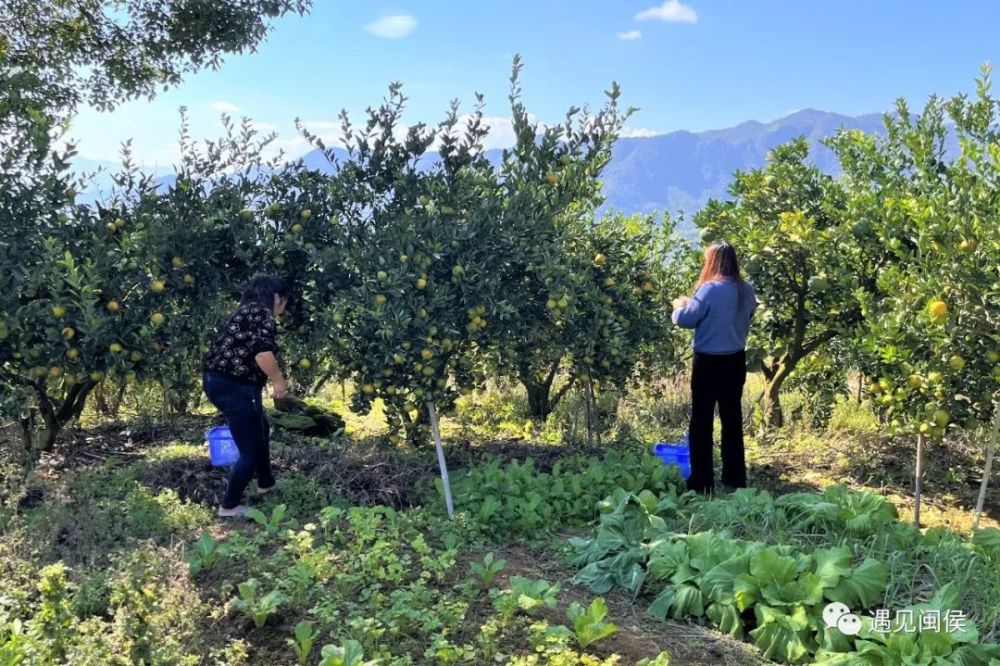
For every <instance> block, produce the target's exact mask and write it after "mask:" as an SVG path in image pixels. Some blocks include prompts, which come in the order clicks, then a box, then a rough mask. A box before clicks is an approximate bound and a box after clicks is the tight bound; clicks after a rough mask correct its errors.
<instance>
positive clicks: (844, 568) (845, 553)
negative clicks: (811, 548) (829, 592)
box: [816, 546, 851, 588]
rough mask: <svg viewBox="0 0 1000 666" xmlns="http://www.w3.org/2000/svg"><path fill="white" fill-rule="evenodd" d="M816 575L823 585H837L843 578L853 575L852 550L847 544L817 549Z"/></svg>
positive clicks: (825, 586)
mask: <svg viewBox="0 0 1000 666" xmlns="http://www.w3.org/2000/svg"><path fill="white" fill-rule="evenodd" d="M816 575H817V576H818V577H819V581H820V585H821V586H822V587H824V588H827V587H836V586H837V585H838V584H839V583H840V580H841V579H842V578H845V577H847V576H850V575H851V550H850V549H849V548H848V547H847V546H838V547H836V548H821V549H819V550H817V551H816Z"/></svg>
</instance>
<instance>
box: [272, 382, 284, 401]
mask: <svg viewBox="0 0 1000 666" xmlns="http://www.w3.org/2000/svg"><path fill="white" fill-rule="evenodd" d="M272 383H273V384H274V394H273V395H274V399H275V400H281V399H282V398H285V397H287V396H288V382H286V381H285V378H284V377H278V378H277V379H275V380H274V381H273V382H272Z"/></svg>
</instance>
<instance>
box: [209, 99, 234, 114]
mask: <svg viewBox="0 0 1000 666" xmlns="http://www.w3.org/2000/svg"><path fill="white" fill-rule="evenodd" d="M212 108H213V109H215V110H216V111H218V112H219V113H236V112H237V111H239V110H240V107H238V106H236V105H235V104H233V103H232V102H225V101H218V102H212Z"/></svg>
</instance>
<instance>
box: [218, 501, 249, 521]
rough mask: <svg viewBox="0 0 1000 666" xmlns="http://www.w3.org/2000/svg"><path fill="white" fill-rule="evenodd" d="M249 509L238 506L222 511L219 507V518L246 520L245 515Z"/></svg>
mask: <svg viewBox="0 0 1000 666" xmlns="http://www.w3.org/2000/svg"><path fill="white" fill-rule="evenodd" d="M249 511H250V509H249V508H248V507H246V506H243V505H242V504H240V505H239V506H234V507H233V508H232V509H224V508H222V507H221V506H220V507H219V512H218V513H219V518H246V517H247V513H248V512H249Z"/></svg>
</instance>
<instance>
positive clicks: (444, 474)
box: [427, 402, 455, 518]
mask: <svg viewBox="0 0 1000 666" xmlns="http://www.w3.org/2000/svg"><path fill="white" fill-rule="evenodd" d="M427 410H428V412H429V413H430V415H431V431H432V432H433V433H434V447H435V448H436V449H437V455H438V466H439V467H440V468H441V482H442V483H443V484H444V503H445V506H446V507H448V517H449V518H453V517H454V516H455V505H454V503H452V500H451V482H449V481H448V464H447V463H446V462H445V460H444V447H443V446H442V445H441V431H440V430H439V429H438V419H437V410H436V409H435V408H434V403H433V402H428V403H427Z"/></svg>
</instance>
